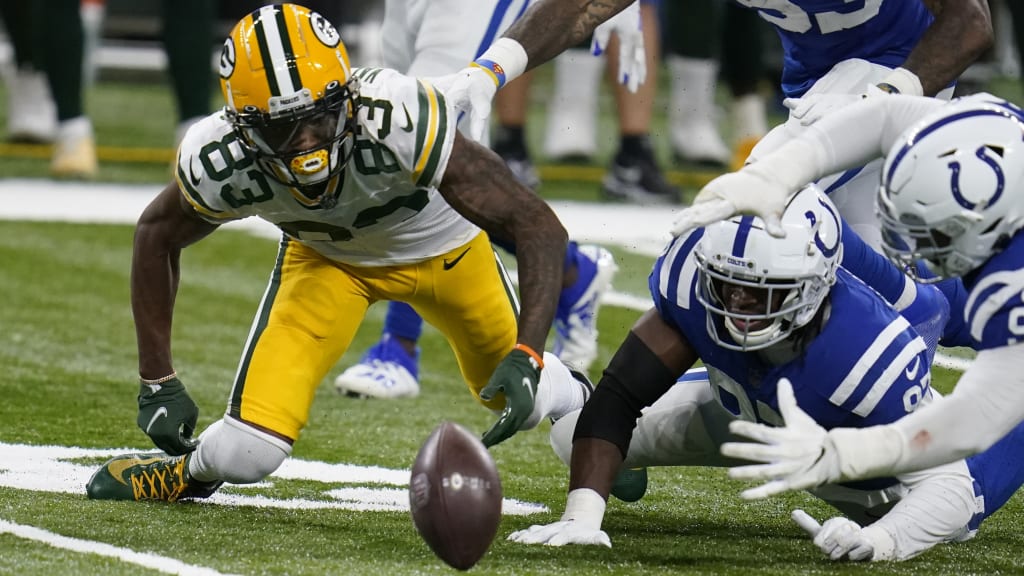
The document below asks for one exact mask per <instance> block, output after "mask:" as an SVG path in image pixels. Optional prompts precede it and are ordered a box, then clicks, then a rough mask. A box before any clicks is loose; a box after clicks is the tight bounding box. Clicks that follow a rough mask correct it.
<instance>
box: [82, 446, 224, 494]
mask: <svg viewBox="0 0 1024 576" xmlns="http://www.w3.org/2000/svg"><path fill="white" fill-rule="evenodd" d="M190 457H191V454H186V455H184V456H168V455H166V454H164V453H163V452H154V453H148V454H124V455H121V456H116V457H114V458H112V459H110V460H108V461H107V462H106V463H105V464H103V466H101V467H100V469H99V470H97V471H96V472H95V473H94V474H93V475H92V478H90V479H89V483H88V484H87V485H86V487H85V490H86V493H87V494H88V495H89V498H91V499H93V500H161V501H163V502H176V501H178V500H180V499H185V498H206V497H208V496H210V495H211V494H213V493H214V492H216V491H217V488H219V487H220V485H221V484H222V483H221V482H198V481H196V480H193V479H192V478H191V476H189V473H188V459H189V458H190Z"/></svg>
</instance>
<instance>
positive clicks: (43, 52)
mask: <svg viewBox="0 0 1024 576" xmlns="http://www.w3.org/2000/svg"><path fill="white" fill-rule="evenodd" d="M32 8H33V12H32V30H33V32H32V33H33V39H34V41H35V45H34V48H35V51H36V52H37V53H38V54H39V55H40V56H41V57H42V61H43V65H44V68H45V69H46V73H47V76H48V78H49V79H50V90H51V91H52V92H53V99H54V102H56V104H57V119H58V120H59V121H62V122H63V121H64V120H70V119H72V118H77V117H79V116H82V114H83V112H82V55H83V42H84V33H83V31H82V15H81V12H79V9H80V8H79V0H51V1H50V2H33V3H32ZM53 38H60V39H61V40H60V41H59V42H54V41H53Z"/></svg>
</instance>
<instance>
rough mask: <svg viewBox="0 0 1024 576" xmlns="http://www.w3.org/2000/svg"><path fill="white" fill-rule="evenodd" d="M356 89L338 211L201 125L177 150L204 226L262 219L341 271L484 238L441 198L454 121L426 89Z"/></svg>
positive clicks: (372, 80) (373, 83)
mask: <svg viewBox="0 0 1024 576" xmlns="http://www.w3.org/2000/svg"><path fill="white" fill-rule="evenodd" d="M354 77H355V78H357V79H358V81H359V83H360V88H359V92H360V94H359V112H358V129H357V135H356V139H355V143H354V150H353V154H352V159H351V161H350V162H349V164H348V166H347V167H346V169H345V170H344V172H342V174H341V175H339V176H338V177H335V178H334V179H333V180H332V181H331V182H330V183H328V188H327V194H329V195H331V196H333V198H334V199H335V203H334V205H333V206H323V205H321V204H320V203H319V202H317V201H315V200H311V199H310V198H308V197H306V196H305V195H304V194H303V193H302V192H301V191H300V190H298V189H296V188H294V187H291V186H287V185H284V184H281V183H280V182H278V181H277V180H275V179H273V178H272V177H270V176H269V175H268V173H267V172H265V171H264V170H263V169H261V167H260V163H259V162H258V161H257V160H256V159H255V158H254V157H253V155H252V154H251V153H250V152H249V151H248V150H247V149H246V148H245V147H244V146H243V145H242V144H241V142H239V140H238V137H237V135H236V134H235V132H234V130H233V129H232V127H231V125H230V123H229V122H228V120H227V118H226V117H225V115H224V114H223V113H222V112H221V113H215V114H212V115H210V116H209V117H207V118H206V119H204V120H203V121H201V122H199V123H197V124H196V125H195V126H193V127H192V129H190V130H189V132H188V133H187V134H186V135H185V138H184V139H183V140H182V143H181V146H180V148H179V150H178V166H177V171H176V177H177V181H178V184H179V186H180V187H181V190H182V193H183V194H184V195H185V198H186V199H188V201H189V203H190V204H191V205H192V206H193V208H195V210H196V212H197V213H199V214H200V215H201V216H202V217H203V218H205V219H207V220H209V221H211V222H214V223H219V222H225V221H229V220H234V219H238V218H245V217H247V216H258V217H260V218H263V219H264V220H267V221H269V222H271V223H273V224H275V225H277V226H278V227H279V228H280V229H281V230H282V231H283V232H284V233H285V234H286V235H288V236H289V237H291V238H293V239H295V240H297V241H299V242H302V243H304V244H307V245H309V246H310V247H312V248H314V249H315V250H317V251H318V252H320V253H321V254H323V255H324V256H327V257H328V258H331V259H333V260H336V261H339V262H346V263H350V264H358V265H362V266H386V265H392V264H402V263H409V262H418V261H422V260H425V259H428V258H432V257H434V256H437V255H439V254H443V253H445V252H448V251H450V250H452V249H454V248H456V247H458V246H461V245H462V244H464V243H466V242H468V241H469V240H470V239H471V238H473V237H474V236H475V235H476V234H478V233H479V229H478V228H477V227H476V226H474V225H473V224H472V223H470V222H469V221H467V220H466V219H465V218H463V217H462V216H461V215H460V214H458V213H457V212H456V211H455V210H454V209H452V208H451V207H450V206H449V205H448V204H447V202H445V201H444V198H442V197H441V195H440V193H439V192H438V190H437V186H439V185H440V183H441V180H442V178H443V176H444V171H445V169H446V168H447V165H448V157H449V155H450V154H451V150H452V146H453V144H454V141H455V132H456V129H455V118H454V115H453V114H451V113H450V110H449V108H448V106H447V103H446V102H445V100H444V97H443V96H442V95H441V94H440V92H438V91H437V90H435V89H434V88H433V87H432V86H430V85H429V84H428V83H426V82H424V81H421V80H418V79H415V78H410V77H407V76H403V75H401V74H399V73H397V72H394V71H392V70H386V69H374V68H363V69H356V70H355V71H354Z"/></svg>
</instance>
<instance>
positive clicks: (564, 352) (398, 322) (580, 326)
mask: <svg viewBox="0 0 1024 576" xmlns="http://www.w3.org/2000/svg"><path fill="white" fill-rule="evenodd" d="M529 4H530V0H514V1H506V0H387V1H386V2H385V3H384V22H383V24H382V25H381V40H382V45H383V46H382V47H383V50H382V55H383V59H384V66H385V67H386V68H392V69H395V70H397V71H399V72H402V73H403V74H406V75H408V76H415V77H434V76H440V75H442V74H450V73H452V72H454V71H456V70H459V69H460V68H462V67H463V66H465V64H466V62H470V61H472V60H473V58H475V57H476V56H477V55H479V54H480V53H481V52H482V51H483V50H484V49H485V48H486V47H487V46H489V45H490V43H491V42H492V41H493V40H494V38H495V37H496V36H497V35H498V34H500V33H502V32H504V31H505V29H506V28H507V27H508V26H509V25H510V24H511V23H512V22H513V21H515V19H516V18H518V17H519V16H520V15H521V14H522V13H523V11H525V10H526V8H527V7H528V6H529ZM454 14H457V15H458V18H453V17H452V15H454ZM465 133H466V132H465V130H463V134H465ZM487 136H488V134H487V133H486V132H485V133H484V134H483V135H482V138H481V140H480V142H481V143H482V144H484V145H487V143H488V141H489V138H488V137H487ZM492 241H494V242H495V243H496V244H497V245H498V246H500V247H502V248H504V249H506V250H508V251H509V252H510V253H515V246H510V245H508V244H507V243H504V242H503V241H502V239H500V238H492ZM564 269H565V276H564V278H565V281H564V283H563V289H562V291H561V293H560V295H559V304H558V307H557V308H556V312H555V321H554V326H555V338H554V343H553V349H552V351H553V352H554V354H555V355H556V356H558V357H559V359H560V360H562V361H563V362H564V363H566V364H567V365H570V366H572V367H573V368H574V369H576V370H580V371H586V370H587V368H589V366H590V363H591V362H592V361H593V360H594V359H595V357H596V356H597V351H598V346H597V335H598V332H597V313H598V309H599V307H600V298H601V296H602V294H603V293H604V292H605V291H606V290H607V289H608V288H610V287H611V281H612V277H613V276H614V274H615V271H616V265H615V259H614V257H613V256H612V254H611V252H609V251H608V250H606V249H605V248H603V247H601V246H597V245H579V244H577V243H576V242H570V243H569V245H568V247H567V248H566V254H565V268H564ZM422 330H423V319H422V318H420V316H419V315H418V314H417V313H416V311H415V310H413V309H412V308H411V307H410V306H409V305H408V304H405V303H404V302H389V303H388V310H387V314H386V315H385V317H384V327H383V331H382V334H381V339H380V341H378V342H377V343H376V344H375V345H373V346H372V347H370V348H369V349H368V350H367V351H366V352H365V353H364V354H363V356H362V358H360V360H359V362H357V363H356V364H354V365H352V366H349V367H348V368H346V369H345V371H343V372H342V373H341V374H339V375H338V376H337V377H336V378H335V379H334V386H335V388H336V389H337V390H338V391H339V392H341V393H343V394H347V395H352V396H360V397H372V398H402V397H410V396H416V395H417V394H419V391H420V385H419V353H420V350H419V347H418V346H417V342H418V340H419V337H420V335H421V333H422Z"/></svg>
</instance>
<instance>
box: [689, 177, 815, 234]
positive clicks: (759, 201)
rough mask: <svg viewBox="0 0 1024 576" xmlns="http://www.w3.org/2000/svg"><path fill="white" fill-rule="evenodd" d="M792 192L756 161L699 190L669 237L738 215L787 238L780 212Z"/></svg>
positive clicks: (783, 210) (771, 232)
mask: <svg viewBox="0 0 1024 576" xmlns="http://www.w3.org/2000/svg"><path fill="white" fill-rule="evenodd" d="M794 192H796V190H792V189H791V188H790V187H789V186H787V185H785V184H782V183H780V182H779V181H778V180H777V179H776V178H774V177H773V176H772V175H771V174H767V173H766V172H765V171H764V170H762V169H761V168H760V167H759V166H758V163H757V162H755V163H753V164H748V165H747V166H744V167H743V169H741V170H740V171H739V172H730V173H728V174H722V175H721V176H719V177H717V178H715V179H714V180H712V181H711V182H708V183H707V184H706V185H705V186H704V187H703V188H701V190H700V192H699V193H698V194H697V196H696V197H695V198H694V199H693V204H692V205H691V206H689V207H687V208H683V209H682V210H681V211H680V212H679V215H678V216H676V219H675V220H674V221H673V222H672V229H671V231H672V235H673V236H679V235H680V234H683V233H684V232H687V231H689V230H693V229H694V228H699V227H701V226H707V225H708V224H713V223H715V222H718V221H720V220H726V219H728V218H732V217H733V216H735V215H737V214H752V215H754V216H758V217H760V218H761V219H762V220H763V221H764V223H765V229H766V230H767V231H768V233H769V234H771V235H772V236H776V237H779V238H781V237H783V236H785V235H786V233H785V231H784V230H783V229H782V213H783V212H785V210H786V202H787V201H788V200H789V197H790V196H791V195H792V194H793V193H794Z"/></svg>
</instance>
